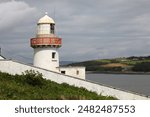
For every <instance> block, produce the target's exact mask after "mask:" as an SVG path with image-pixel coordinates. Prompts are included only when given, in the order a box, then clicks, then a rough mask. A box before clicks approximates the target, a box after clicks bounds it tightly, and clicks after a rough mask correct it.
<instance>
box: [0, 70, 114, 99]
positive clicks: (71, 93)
mask: <svg viewBox="0 0 150 117" xmlns="http://www.w3.org/2000/svg"><path fill="white" fill-rule="evenodd" d="M0 99H1V100H112V99H115V98H113V97H110V96H102V95H98V94H96V93H95V92H90V91H88V90H86V89H85V88H77V87H74V86H69V85H68V84H65V83H63V84H58V83H55V82H53V81H50V80H46V79H43V78H42V74H40V73H38V72H34V71H27V72H25V73H23V74H22V75H10V74H7V73H1V72H0Z"/></svg>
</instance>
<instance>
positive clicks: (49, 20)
mask: <svg viewBox="0 0 150 117" xmlns="http://www.w3.org/2000/svg"><path fill="white" fill-rule="evenodd" d="M38 24H55V22H54V20H53V19H52V18H51V17H49V16H48V15H47V14H46V15H45V16H44V17H42V18H40V19H39V21H38Z"/></svg>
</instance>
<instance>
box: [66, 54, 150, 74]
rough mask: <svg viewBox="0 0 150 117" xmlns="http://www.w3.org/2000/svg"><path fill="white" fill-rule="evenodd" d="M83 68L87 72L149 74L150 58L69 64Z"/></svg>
mask: <svg viewBox="0 0 150 117" xmlns="http://www.w3.org/2000/svg"><path fill="white" fill-rule="evenodd" d="M69 65H72V66H78V65H81V66H85V67H86V70H87V71H102V72H107V71H110V72H150V56H146V57H134V56H133V57H127V58H125V57H123V58H115V59H100V60H91V61H85V62H79V63H72V64H69Z"/></svg>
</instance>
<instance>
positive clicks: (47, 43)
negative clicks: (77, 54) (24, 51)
mask: <svg viewBox="0 0 150 117" xmlns="http://www.w3.org/2000/svg"><path fill="white" fill-rule="evenodd" d="M30 43H31V47H32V48H33V49H34V61H33V65H34V66H36V67H40V68H44V69H48V70H52V71H56V72H57V71H58V69H57V68H58V67H59V54H58V51H57V50H58V48H59V47H61V43H62V39H61V38H59V37H57V36H56V35H55V22H54V20H53V19H52V18H50V17H49V16H48V15H47V13H46V14H45V16H44V17H42V18H41V19H40V20H39V21H38V23H37V34H36V37H35V38H32V39H31V41H30Z"/></svg>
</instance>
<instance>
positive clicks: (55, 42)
mask: <svg viewBox="0 0 150 117" xmlns="http://www.w3.org/2000/svg"><path fill="white" fill-rule="evenodd" d="M30 43H31V47H33V48H34V47H38V46H53V47H60V46H61V44H62V39H61V38H58V37H39V38H32V39H31V40H30Z"/></svg>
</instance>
